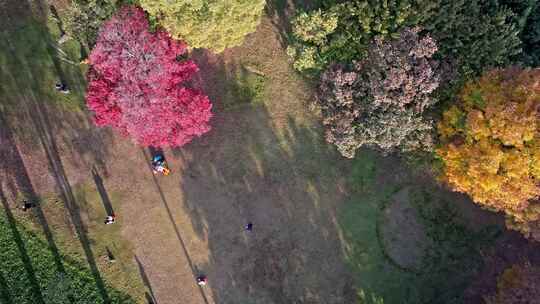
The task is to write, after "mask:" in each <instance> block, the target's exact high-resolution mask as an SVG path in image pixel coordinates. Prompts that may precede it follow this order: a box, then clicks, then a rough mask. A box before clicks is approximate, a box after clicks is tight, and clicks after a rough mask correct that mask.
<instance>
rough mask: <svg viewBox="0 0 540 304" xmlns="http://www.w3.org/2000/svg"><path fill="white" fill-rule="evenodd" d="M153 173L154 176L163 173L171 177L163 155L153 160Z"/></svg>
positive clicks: (156, 156) (158, 155)
mask: <svg viewBox="0 0 540 304" xmlns="http://www.w3.org/2000/svg"><path fill="white" fill-rule="evenodd" d="M152 171H153V172H154V174H157V173H158V172H161V173H163V175H169V172H171V171H170V170H169V168H168V167H167V163H166V162H165V157H163V155H162V154H157V155H155V156H154V157H153V158H152Z"/></svg>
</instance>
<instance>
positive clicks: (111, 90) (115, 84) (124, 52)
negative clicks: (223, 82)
mask: <svg viewBox="0 0 540 304" xmlns="http://www.w3.org/2000/svg"><path fill="white" fill-rule="evenodd" d="M185 52H186V45H185V44H184V43H182V42H180V41H177V40H174V39H172V38H171V37H170V35H169V34H168V33H166V32H164V31H162V30H158V31H156V32H155V33H152V32H150V31H149V24H148V21H147V18H146V15H145V12H144V11H143V10H142V9H141V8H139V7H133V6H126V7H124V8H122V9H121V10H120V11H119V12H118V13H117V14H115V15H114V17H112V18H111V19H110V20H109V21H107V22H106V23H105V24H104V25H103V27H102V28H101V30H100V32H99V36H98V39H97V42H96V46H95V48H94V49H93V50H92V52H91V54H90V57H89V59H90V64H91V68H90V70H89V72H88V79H89V83H88V90H87V96H86V100H87V104H88V107H89V108H90V109H91V110H92V111H94V113H95V115H94V120H95V122H96V124H97V125H100V126H112V127H113V128H116V129H118V130H119V131H121V132H122V133H124V134H126V135H130V136H131V137H133V138H134V139H135V141H137V142H138V143H140V144H141V145H152V146H182V145H184V144H185V143H187V142H189V141H191V139H192V138H193V137H195V136H200V135H202V134H204V133H206V132H208V131H209V130H210V125H209V120H210V118H211V117H212V113H211V107H212V105H211V103H210V101H209V99H208V97H207V96H206V95H204V94H203V93H202V92H201V91H200V90H197V89H193V88H190V87H187V86H186V85H185V82H186V81H188V80H189V79H190V78H191V77H192V76H193V75H194V74H195V73H196V72H197V70H198V68H197V66H196V65H195V63H194V62H193V61H190V60H184V59H182V58H181V57H180V56H181V55H183V54H184V53H185Z"/></svg>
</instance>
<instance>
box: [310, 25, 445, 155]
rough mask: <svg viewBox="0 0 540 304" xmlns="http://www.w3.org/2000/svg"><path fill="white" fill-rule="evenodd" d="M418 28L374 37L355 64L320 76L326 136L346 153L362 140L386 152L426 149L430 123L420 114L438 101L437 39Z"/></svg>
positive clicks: (335, 67) (360, 143) (337, 67)
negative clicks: (435, 58) (362, 58)
mask: <svg viewBox="0 0 540 304" xmlns="http://www.w3.org/2000/svg"><path fill="white" fill-rule="evenodd" d="M419 31H420V29H419V28H414V29H408V28H407V29H404V30H402V31H400V33H399V37H398V38H396V39H386V40H385V39H383V38H382V37H377V38H376V39H375V41H374V42H373V43H372V44H371V45H370V47H369V50H368V55H367V58H366V59H364V60H363V61H360V62H357V63H355V64H354V65H353V66H345V65H334V66H331V67H330V68H329V69H328V70H327V71H326V72H324V73H323V75H322V77H321V84H320V86H319V93H318V98H317V101H318V103H319V105H320V106H321V108H322V112H323V116H324V120H323V122H324V124H325V126H326V128H327V131H326V139H327V141H328V142H330V143H333V144H335V145H336V146H337V148H338V150H339V151H340V152H341V154H342V155H343V156H345V157H354V154H355V151H356V149H357V148H358V147H360V146H362V145H375V146H378V147H379V148H381V149H382V150H383V151H385V152H390V151H392V150H394V149H396V148H399V149H401V150H403V151H409V150H417V149H428V150H429V149H430V148H431V146H432V138H431V134H430V130H431V129H432V124H431V122H429V121H427V120H425V119H424V118H423V116H422V114H423V113H424V111H425V110H426V109H427V108H429V107H430V106H431V105H433V104H434V103H435V102H436V99H434V98H432V97H431V94H432V93H433V91H434V90H435V89H436V88H437V87H438V86H439V79H440V76H439V71H438V70H439V69H438V64H437V62H436V61H435V60H433V59H432V56H433V54H434V53H435V52H436V51H437V46H436V43H435V41H434V40H433V39H432V38H431V37H429V36H423V37H421V36H420V35H419Z"/></svg>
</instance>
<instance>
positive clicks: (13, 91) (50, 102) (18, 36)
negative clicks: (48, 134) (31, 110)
mask: <svg viewBox="0 0 540 304" xmlns="http://www.w3.org/2000/svg"><path fill="white" fill-rule="evenodd" d="M8 2H10V1H8ZM19 2H20V3H19V6H21V8H20V9H18V10H16V11H14V10H15V8H13V7H12V6H13V5H6V8H5V10H3V11H2V14H1V16H2V17H4V18H9V19H10V20H11V19H13V18H16V19H18V22H17V24H18V25H17V26H14V27H7V28H3V29H2V31H1V32H0V79H1V83H0V95H1V96H2V97H3V98H2V102H1V104H0V106H1V107H2V108H3V111H4V114H6V117H7V119H9V121H10V124H11V126H12V130H13V132H14V133H15V134H16V136H17V138H18V139H19V140H20V141H21V142H23V143H24V144H25V146H28V147H32V148H35V147H38V146H39V142H38V141H37V140H36V139H37V137H38V136H37V134H36V133H35V131H34V130H33V129H32V128H31V127H30V126H29V124H28V123H29V121H30V119H31V118H30V117H29V116H28V114H27V113H26V111H22V110H21V107H20V102H21V100H22V97H21V96H22V95H26V96H29V98H32V99H35V100H39V103H43V104H44V106H45V108H47V109H48V110H49V113H50V114H51V115H52V116H53V119H51V127H52V130H53V132H54V133H55V134H56V135H57V137H58V139H59V142H60V144H61V145H62V148H63V150H66V151H69V152H71V156H72V157H71V158H72V159H73V160H74V162H75V165H85V166H87V167H88V168H89V167H90V166H91V164H97V165H98V166H99V167H100V169H102V170H104V171H105V173H106V166H105V161H104V160H105V156H106V155H107V147H108V143H110V141H111V137H112V134H111V133H110V131H107V130H97V129H96V128H94V127H93V123H92V122H91V121H90V119H89V118H88V115H87V113H86V112H85V111H86V110H85V109H84V103H83V101H84V90H85V86H86V84H85V81H84V77H83V75H82V73H81V69H80V67H79V66H78V65H72V64H68V63H66V62H65V61H62V60H61V58H60V55H59V51H58V50H57V49H59V46H58V45H57V43H56V41H55V39H54V38H53V37H52V34H51V33H50V32H49V29H48V28H47V27H46V25H45V24H44V23H43V22H44V21H43V20H42V19H43V18H41V17H39V18H37V19H36V18H35V16H32V15H31V12H32V11H31V9H30V7H31V6H32V5H31V4H29V3H28V2H26V1H19ZM36 3H42V1H37V2H36ZM33 5H34V6H35V5H36V4H35V3H34V4H33ZM45 10H46V7H45ZM8 16H9V17H8ZM59 80H61V81H63V82H64V83H67V84H68V86H69V87H70V90H71V92H70V94H67V95H66V94H61V93H59V92H57V91H56V89H55V88H54V85H55V83H56V82H58V81H59Z"/></svg>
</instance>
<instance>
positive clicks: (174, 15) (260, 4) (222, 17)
mask: <svg viewBox="0 0 540 304" xmlns="http://www.w3.org/2000/svg"><path fill="white" fill-rule="evenodd" d="M140 4H141V6H142V7H143V8H144V9H145V10H146V11H147V12H148V13H149V14H150V16H152V18H154V19H155V20H156V21H157V23H158V24H160V25H161V26H163V27H164V28H165V29H166V30H167V31H168V32H169V33H170V34H171V35H172V36H173V37H174V38H177V39H181V40H184V41H186V42H187V43H188V45H189V46H190V47H193V48H208V49H211V50H212V51H214V52H216V53H220V52H222V51H223V50H224V49H226V48H229V47H234V46H238V45H240V44H242V42H243V41H244V38H245V36H246V35H247V34H249V33H252V32H254V31H255V29H256V27H257V25H258V24H259V22H260V19H261V15H262V13H263V9H264V6H265V0H176V1H167V0H140Z"/></svg>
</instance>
